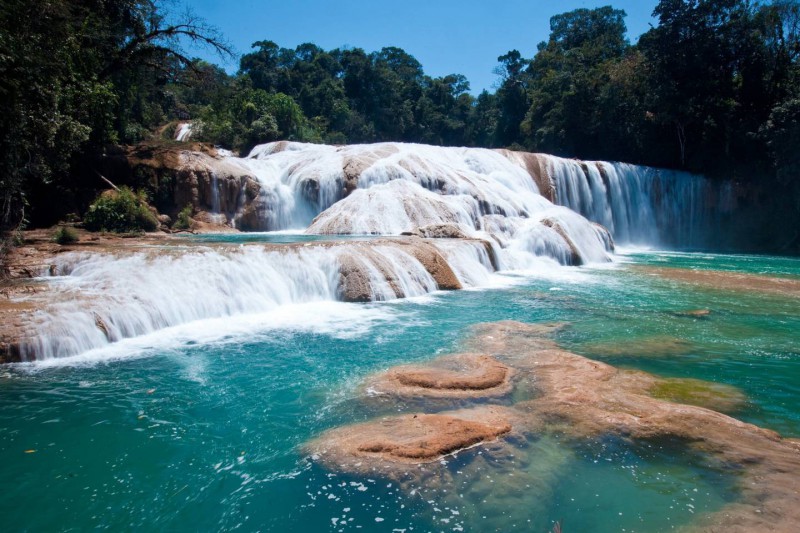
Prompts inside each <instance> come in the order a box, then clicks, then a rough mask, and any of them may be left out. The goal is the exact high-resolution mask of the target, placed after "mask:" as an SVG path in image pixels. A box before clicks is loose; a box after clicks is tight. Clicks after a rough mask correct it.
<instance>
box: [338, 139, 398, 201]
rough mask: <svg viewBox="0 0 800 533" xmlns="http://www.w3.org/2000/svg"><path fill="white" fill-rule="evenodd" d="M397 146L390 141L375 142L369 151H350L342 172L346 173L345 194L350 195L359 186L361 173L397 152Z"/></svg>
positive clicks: (343, 163)
mask: <svg viewBox="0 0 800 533" xmlns="http://www.w3.org/2000/svg"><path fill="white" fill-rule="evenodd" d="M398 151H399V150H398V148H397V147H396V146H394V145H393V144H389V143H384V144H375V145H372V146H370V150H369V151H364V152H361V153H359V154H358V155H353V154H352V153H350V152H348V153H347V155H346V156H345V157H344V160H343V162H342V172H343V174H344V196H347V195H349V194H350V193H352V192H353V191H354V190H356V189H357V188H358V180H359V178H360V177H361V174H362V173H363V172H364V171H365V170H366V169H368V168H369V167H371V166H372V165H374V164H375V163H376V162H377V161H379V160H381V159H384V158H386V157H389V156H391V155H392V154H395V153H397V152H398Z"/></svg>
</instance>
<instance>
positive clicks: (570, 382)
mask: <svg viewBox="0 0 800 533" xmlns="http://www.w3.org/2000/svg"><path fill="white" fill-rule="evenodd" d="M533 331H534V330H532V329H531V327H530V326H529V325H527V324H515V323H513V322H505V323H501V324H497V325H483V326H480V327H479V328H477V329H476V335H475V337H473V339H472V340H471V343H470V344H471V346H472V347H474V348H475V349H480V350H482V351H484V352H486V353H490V354H493V355H494V356H495V357H496V358H498V359H499V360H500V361H502V362H504V363H507V364H509V366H513V367H514V368H515V369H516V370H517V371H518V372H531V373H532V374H533V376H534V380H535V383H536V385H537V392H538V396H537V397H536V399H535V400H531V401H526V402H521V403H519V404H516V405H515V408H517V409H520V410H524V411H525V412H526V413H527V416H528V420H529V421H530V424H531V427H532V428H540V429H541V428H542V427H547V428H549V430H551V431H556V432H560V433H562V434H565V435H569V436H571V437H572V438H576V439H585V438H596V437H598V436H602V435H608V434H611V435H618V436H621V437H623V438H628V439H637V440H638V439H644V440H654V439H661V438H664V439H678V440H680V441H683V442H685V443H686V445H687V446H689V447H691V448H693V449H695V450H698V451H701V452H703V453H706V454H709V456H711V457H712V458H713V459H714V460H716V461H718V462H719V464H721V465H729V467H733V468H734V469H735V472H736V473H737V477H736V481H737V487H738V488H739V490H740V498H739V499H738V501H737V502H735V503H733V504H731V505H727V506H725V507H724V508H723V509H722V510H721V511H719V512H716V513H712V514H710V515H709V516H706V517H703V518H702V519H701V520H700V521H699V525H698V526H697V527H698V528H699V529H701V530H703V531H726V532H749V531H787V532H788V531H794V530H795V529H796V525H797V524H798V523H800V505H798V503H800V476H798V475H797V474H798V472H800V443H798V441H797V440H794V439H782V438H781V437H780V435H778V434H777V433H775V432H774V431H771V430H768V429H763V428H759V427H757V426H754V425H752V424H748V423H745V422H742V421H740V420H736V419H735V418H731V417H730V416H727V415H724V414H722V413H719V412H716V411H712V410H711V409H707V408H704V407H699V406H694V405H686V404H681V403H674V402H670V401H665V400H663V399H658V398H653V397H652V396H651V391H652V390H653V388H654V387H655V386H657V385H658V384H659V382H662V383H663V382H665V381H666V382H667V383H668V384H669V380H660V379H659V378H657V377H655V376H652V375H650V374H647V373H644V372H637V371H625V370H619V369H616V368H614V367H612V366H610V365H607V364H604V363H600V362H597V361H592V360H590V359H587V358H585V357H581V356H579V355H576V354H573V353H570V352H567V351H564V350H561V349H558V348H557V347H554V346H550V347H547V341H546V340H545V341H540V342H538V343H534V344H533V345H532V344H531V343H530V337H531V335H532V334H533ZM543 346H544V348H542V347H543ZM512 361H513V363H512Z"/></svg>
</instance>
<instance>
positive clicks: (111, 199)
mask: <svg viewBox="0 0 800 533" xmlns="http://www.w3.org/2000/svg"><path fill="white" fill-rule="evenodd" d="M83 221H84V225H85V226H86V229H88V230H89V231H112V232H114V233H130V232H140V231H155V230H156V229H158V219H157V218H156V217H155V215H154V214H153V213H151V212H150V209H148V207H147V197H146V195H145V193H144V192H143V191H139V192H138V193H134V192H133V191H132V190H130V189H129V188H128V187H121V188H120V189H119V190H118V191H105V192H103V193H102V194H100V196H98V197H97V199H96V200H95V201H94V203H92V205H90V206H89V210H88V211H86V215H84V217H83Z"/></svg>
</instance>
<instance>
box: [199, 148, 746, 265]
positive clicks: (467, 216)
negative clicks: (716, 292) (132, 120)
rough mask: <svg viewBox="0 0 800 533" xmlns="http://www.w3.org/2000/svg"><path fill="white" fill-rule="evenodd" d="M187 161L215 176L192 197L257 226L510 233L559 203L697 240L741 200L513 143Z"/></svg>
mask: <svg viewBox="0 0 800 533" xmlns="http://www.w3.org/2000/svg"><path fill="white" fill-rule="evenodd" d="M183 168H184V170H185V171H188V172H190V173H191V172H193V173H194V174H196V175H198V176H204V178H203V177H200V179H199V180H198V179H195V181H198V182H199V181H204V182H205V183H204V184H203V185H202V187H199V188H196V190H194V194H193V197H192V198H187V199H191V200H193V201H194V202H195V203H197V205H198V207H204V208H206V209H208V210H209V211H211V212H213V213H217V214H219V213H223V214H224V215H225V220H226V222H228V223H230V224H232V225H234V226H236V227H240V228H242V229H250V230H253V229H256V230H268V231H274V230H284V229H300V228H303V229H306V228H307V229H306V231H307V232H309V233H331V234H353V233H357V234H380V235H392V234H399V233H401V232H403V231H409V230H412V229H413V228H414V227H417V226H424V225H429V224H435V223H455V224H459V225H461V226H462V227H464V228H465V229H467V231H470V230H471V231H484V232H489V233H494V234H500V235H496V237H502V236H506V237H507V236H508V234H510V233H514V232H515V230H516V229H517V227H518V226H519V224H518V222H520V221H521V220H524V221H526V222H532V223H533V224H527V225H528V226H529V225H535V222H536V221H537V220H542V219H544V218H547V217H548V214H547V211H548V209H551V208H552V205H551V204H552V203H554V204H556V205H560V206H565V207H568V208H569V209H571V210H572V211H575V212H577V213H579V214H581V215H583V216H584V217H586V218H587V219H589V220H590V221H592V222H595V223H598V224H601V225H603V226H604V227H605V228H607V229H608V230H609V231H610V232H611V233H612V235H613V237H614V239H616V240H617V241H618V242H619V243H621V244H638V245H650V246H670V247H673V248H680V249H687V248H693V247H702V246H704V245H707V244H708V243H709V242H710V240H711V239H713V236H714V235H715V234H716V233H717V232H718V231H719V229H720V224H721V220H722V218H721V217H722V215H724V214H730V213H731V212H732V211H733V210H734V209H735V206H734V202H733V194H732V191H731V190H730V187H725V186H720V185H717V184H715V183H712V182H710V181H709V180H706V179H705V178H702V177H700V176H694V175H691V174H688V173H685V172H678V171H670V170H664V169H654V168H649V167H638V166H635V165H629V164H625V163H607V162H602V161H601V162H591V161H589V162H584V161H578V160H569V159H562V158H558V157H554V156H549V155H545V154H530V153H524V152H512V151H507V150H486V149H478V148H443V147H434V146H425V145H414V144H402V143H383V144H374V145H351V146H340V147H336V146H326V145H313V144H302V143H290V142H276V143H270V144H266V145H261V146H257V147H256V148H254V149H253V150H252V151H251V153H250V154H249V155H248V156H247V157H245V158H235V157H228V156H226V157H222V158H216V159H215V158H213V157H211V156H208V155H206V154H197V153H191V152H185V155H184V162H183ZM209 176H210V177H209ZM244 183H247V186H243V185H242V184H244ZM221 197H225V198H226V201H225V202H224V205H223V204H221V203H220V198H221ZM342 200H345V202H344V203H341V201H342ZM334 206H335V207H334ZM331 208H334V210H333V211H330V212H329V211H328V210H329V209H331ZM552 213H554V215H553V216H555V217H556V218H558V217H560V216H564V215H563V213H564V211H563V210H553V211H552ZM498 217H500V218H502V219H504V220H503V222H502V224H501V225H504V228H505V229H504V230H502V231H498V229H499V228H498V225H497V224H498V223H497V218H498Z"/></svg>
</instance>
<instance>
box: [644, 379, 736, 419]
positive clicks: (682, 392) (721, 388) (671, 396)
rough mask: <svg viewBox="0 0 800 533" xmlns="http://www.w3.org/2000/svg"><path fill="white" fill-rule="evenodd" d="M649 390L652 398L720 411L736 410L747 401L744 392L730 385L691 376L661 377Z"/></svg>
mask: <svg viewBox="0 0 800 533" xmlns="http://www.w3.org/2000/svg"><path fill="white" fill-rule="evenodd" d="M649 392H650V396H652V397H653V398H658V399H661V400H667V401H670V402H675V403H685V404H688V405H697V406H699V407H705V408H707V409H712V410H714V411H719V412H720V413H733V412H736V411H738V410H740V409H741V408H742V407H744V405H745V404H746V403H747V397H746V396H745V395H744V393H743V392H742V391H740V390H739V389H737V388H736V387H734V386H732V385H727V384H725V383H715V382H713V381H703V380H700V379H692V378H668V379H661V380H659V381H658V382H657V383H656V384H655V385H653V387H652V388H651V389H650V391H649Z"/></svg>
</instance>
